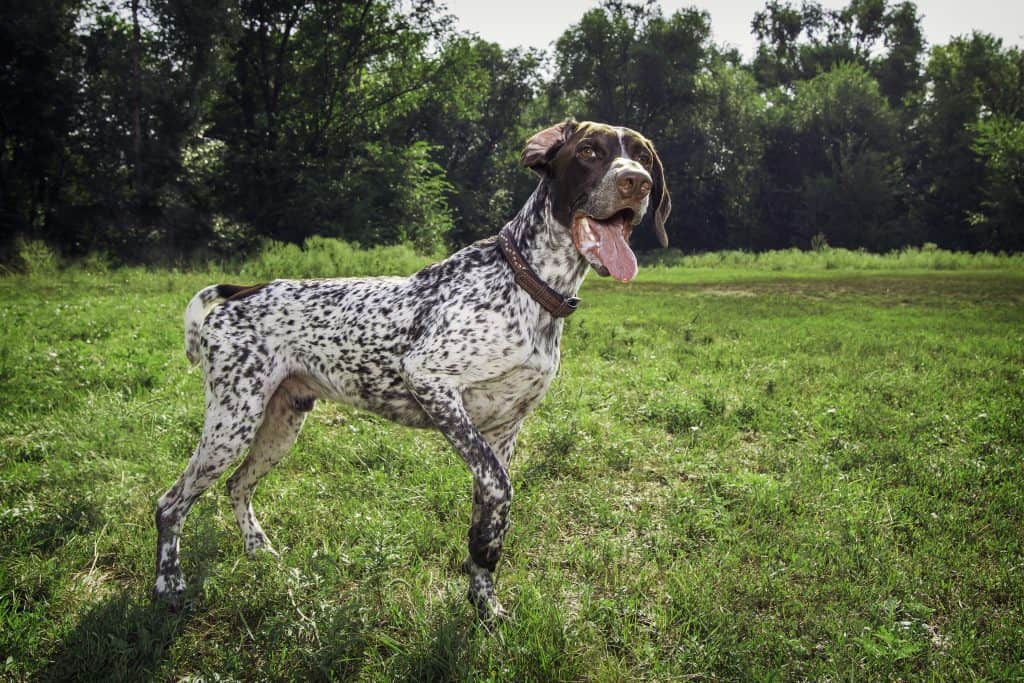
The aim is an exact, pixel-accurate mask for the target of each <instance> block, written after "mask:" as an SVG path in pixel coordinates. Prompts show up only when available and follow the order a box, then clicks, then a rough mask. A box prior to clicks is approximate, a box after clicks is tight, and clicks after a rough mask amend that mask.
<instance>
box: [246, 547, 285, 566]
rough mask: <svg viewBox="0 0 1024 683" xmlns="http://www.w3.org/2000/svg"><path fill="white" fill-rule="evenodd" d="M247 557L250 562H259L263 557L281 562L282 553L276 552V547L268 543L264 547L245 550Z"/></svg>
mask: <svg viewBox="0 0 1024 683" xmlns="http://www.w3.org/2000/svg"><path fill="white" fill-rule="evenodd" d="M245 555H246V557H248V558H249V559H250V560H258V559H260V558H261V557H268V558H270V559H273V560H277V561H278V562H280V561H281V553H279V552H277V551H276V550H274V546H272V545H270V543H269V542H266V543H264V544H262V545H254V546H252V547H249V548H246V549H245Z"/></svg>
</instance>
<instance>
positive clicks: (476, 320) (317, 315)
mask: <svg viewBox="0 0 1024 683" xmlns="http://www.w3.org/2000/svg"><path fill="white" fill-rule="evenodd" d="M522 162H523V164H524V165H525V166H527V167H529V168H531V169H533V170H534V171H536V172H537V173H538V174H539V175H540V182H539V183H538V185H537V188H536V190H534V192H533V194H532V195H531V196H530V197H529V199H527V201H526V203H525V205H524V206H523V207H522V209H521V210H520V211H519V213H518V214H517V215H516V216H515V218H513V219H512V220H511V221H510V222H509V223H508V224H506V225H505V226H504V227H503V228H502V229H501V231H500V233H499V234H498V236H497V237H492V238H490V239H486V240H482V241H480V242H477V243H475V244H473V245H471V246H468V247H466V248H465V249H462V250H461V251H459V252H457V253H455V254H454V255H452V256H450V257H449V258H447V259H445V260H443V261H441V262H439V263H436V264H434V265H432V266H429V267H427V268H425V269H423V270H421V271H419V272H418V273H416V274H414V275H412V276H411V277H407V278H347V279H334V280H276V281H274V282H271V283H269V284H263V285H255V286H249V287H242V286H237V285H214V286H211V287H207V288H205V289H203V290H201V291H200V292H199V293H198V294H196V295H195V297H194V298H193V299H192V300H191V302H190V303H189V304H188V307H187V309H186V311H185V350H186V355H187V356H188V359H189V360H190V361H191V362H192V363H193V364H197V363H200V362H201V363H202V367H203V373H204V378H205V379H204V383H205V395H206V415H205V422H204V425H203V430H202V435H201V437H200V439H199V444H198V445H197V446H196V449H195V451H194V452H193V454H192V456H191V458H190V459H189V461H188V465H187V466H186V467H185V470H184V472H183V473H182V474H181V476H180V477H179V478H178V480H177V481H176V482H175V484H174V485H173V486H171V488H170V489H169V490H168V491H167V492H166V493H165V494H164V495H163V496H162V497H161V498H160V500H159V502H158V503H157V507H156V528H157V561H156V584H155V587H154V591H153V592H154V595H155V597H157V598H158V599H162V600H166V601H167V602H168V603H169V604H170V606H171V608H172V609H177V608H178V607H180V603H181V599H182V594H183V591H184V589H185V581H184V578H183V576H182V572H181V565H180V563H179V559H178V554H179V538H180V534H181V527H182V524H183V522H184V520H185V517H186V515H187V514H188V512H189V510H190V508H191V507H192V505H193V504H194V503H195V501H196V499H197V498H198V497H199V496H200V495H202V493H203V491H205V490H206V489H207V488H208V487H209V486H210V485H211V484H212V483H213V482H214V481H216V480H217V478H218V477H219V476H220V475H221V474H222V473H223V472H224V471H225V470H226V469H227V468H228V467H229V466H231V465H232V464H233V463H235V462H236V460H237V459H238V458H240V457H241V456H242V455H243V453H246V452H248V454H247V455H246V457H245V459H244V460H243V461H242V463H241V464H240V465H239V466H238V468H237V469H236V470H235V471H234V473H233V474H232V475H231V476H230V477H229V478H228V480H227V491H228V496H229V497H230V499H231V504H232V507H233V508H234V513H235V516H236V518H237V521H238V527H239V529H240V530H241V532H242V536H243V538H244V541H245V551H246V553H247V554H248V555H250V556H253V555H254V554H255V553H257V552H261V551H262V552H266V553H270V554H272V555H275V556H276V555H277V553H276V552H275V551H274V549H273V547H272V546H271V544H270V541H269V540H268V539H267V536H266V534H265V533H264V532H263V529H262V528H261V527H260V524H259V521H258V520H257V519H256V516H255V515H254V513H253V509H252V496H253V491H254V489H255V487H256V484H257V482H258V481H259V480H260V478H261V477H263V476H264V475H265V474H266V473H267V472H269V471H270V469H271V468H273V467H274V465H276V464H277V463H278V462H280V460H281V458H283V457H284V455H285V454H286V453H287V452H288V450H289V449H290V448H291V446H292V444H293V443H294V442H295V439H296V437H297V436H298V434H299V431H300V430H301V428H302V424H303V421H304V420H305V418H306V415H307V413H309V411H310V410H312V408H313V404H314V401H315V400H316V399H330V400H337V401H342V402H344V403H348V404H351V405H354V406H357V407H359V408H362V409H365V410H369V411H372V412H374V413H377V414H379V415H382V416H384V417H387V418H389V419H391V420H394V421H396V422H399V423H401V424H403V425H408V426H412V427H434V428H436V429H438V430H440V431H441V433H442V434H444V436H445V437H446V438H447V439H448V441H449V442H450V443H451V445H452V447H453V448H454V449H455V451H456V452H457V453H458V454H459V456H460V457H461V458H462V459H463V460H464V461H465V463H466V465H467V466H468V467H469V470H470V472H471V473H472V475H473V515H472V523H471V526H470V530H469V556H468V558H467V559H466V561H465V562H464V563H463V570H464V571H465V572H466V573H467V574H468V575H469V590H468V598H469V600H470V602H471V603H472V604H473V605H474V607H475V608H476V610H477V613H478V615H479V617H480V618H481V619H482V620H483V621H485V622H491V621H492V620H494V619H495V618H498V617H502V616H504V615H505V611H504V609H503V608H502V606H501V604H500V602H499V601H498V599H497V596H496V594H495V589H494V572H495V568H496V566H497V564H498V560H499V558H500V555H501V549H502V542H503V539H504V537H505V534H506V532H507V530H508V524H509V507H510V505H511V502H512V483H511V481H510V479H509V469H508V468H509V462H510V461H511V459H512V454H513V451H514V449H515V442H516V435H517V434H518V433H519V428H520V426H521V425H522V423H523V419H524V418H525V417H526V416H527V415H528V414H529V413H530V411H531V410H532V409H533V408H534V407H535V406H536V405H537V404H538V402H539V401H540V400H541V398H542V397H543V396H544V393H545V391H546V390H547V388H548V385H549V384H550V383H551V380H552V378H553V377H554V376H555V373H556V371H557V370H558V364H559V359H560V350H559V347H560V342H561V337H562V328H563V320H564V318H565V317H566V316H567V315H570V314H571V313H572V312H573V311H574V310H576V307H577V305H578V304H579V300H578V299H577V298H576V293H577V291H578V290H579V287H580V285H581V284H582V283H583V279H584V277H585V275H586V274H587V272H588V270H589V269H591V268H593V269H594V270H596V271H597V272H599V273H600V274H601V275H603V276H610V277H613V278H615V279H617V280H620V281H623V282H628V281H629V280H631V279H633V277H634V276H635V275H636V272H637V262H636V257H635V255H634V254H633V251H632V249H631V248H630V246H629V237H630V233H631V231H632V230H633V228H634V226H636V225H637V224H639V223H640V221H641V219H642V218H643V217H644V216H645V214H646V213H647V212H648V210H649V209H651V210H653V221H652V223H653V227H654V230H655V234H656V236H657V238H658V241H659V242H660V243H661V244H662V246H667V244H668V238H667V236H666V232H665V221H666V219H667V218H668V215H669V212H670V211H671V207H672V204H671V199H670V198H669V192H668V188H667V186H666V183H665V173H664V168H663V166H662V162H661V160H660V159H659V157H658V155H657V153H656V151H655V149H654V146H653V145H652V143H651V142H650V141H649V140H647V139H646V138H645V137H644V136H642V135H641V134H639V133H637V132H636V131H633V130H630V129H628V128H622V127H612V126H608V125H605V124H599V123H592V122H582V123H577V122H575V121H573V120H572V119H569V120H568V121H565V122H563V123H560V124H557V125H554V126H552V127H550V128H547V129H545V130H542V131H540V132H539V133H537V134H536V135H534V136H533V137H531V138H530V139H529V140H528V142H527V144H526V148H525V150H524V152H523V155H522Z"/></svg>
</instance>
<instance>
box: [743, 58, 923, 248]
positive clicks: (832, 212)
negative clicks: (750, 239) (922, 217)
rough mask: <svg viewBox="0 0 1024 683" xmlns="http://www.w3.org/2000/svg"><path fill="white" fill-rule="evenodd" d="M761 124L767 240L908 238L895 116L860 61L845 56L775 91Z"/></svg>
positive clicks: (851, 243)
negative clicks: (763, 128) (844, 59)
mask: <svg viewBox="0 0 1024 683" xmlns="http://www.w3.org/2000/svg"><path fill="white" fill-rule="evenodd" d="M773 103H774V106H773V107H771V109H770V111H771V117H770V119H769V125H768V129H767V131H766V144H767V150H766V154H765V157H766V169H765V170H766V175H765V176H764V178H763V182H764V185H763V187H762V191H761V198H760V205H761V220H762V222H763V223H764V225H765V228H766V231H767V233H768V234H769V235H770V236H771V238H770V239H771V241H772V244H771V246H775V247H779V246H786V245H787V244H789V245H801V246H806V245H808V244H809V243H810V239H811V237H812V236H813V235H816V234H818V233H824V234H825V235H826V237H827V238H828V240H829V243H830V244H833V245H836V246H845V247H859V246H865V247H868V248H871V249H888V248H892V247H894V246H897V245H899V244H902V243H905V240H906V239H907V238H908V235H906V234H904V233H903V230H904V229H905V222H904V221H901V217H902V216H903V215H905V208H904V202H905V189H904V185H905V183H904V180H903V174H902V166H901V164H900V160H899V156H898V154H897V153H896V150H897V149H898V146H897V141H898V139H899V125H898V119H897V118H896V117H895V115H894V114H893V112H892V110H891V109H890V108H889V106H888V103H887V101H886V100H885V98H884V97H883V96H882V94H881V92H880V91H879V88H878V84H877V82H876V81H875V80H874V79H873V78H872V77H871V75H870V74H869V73H868V72H867V71H866V70H865V69H864V68H863V67H861V66H858V65H854V64H846V65H842V66H839V67H837V68H835V69H833V70H831V71H829V72H826V73H822V74H820V75H818V76H816V77H815V78H813V79H811V80H809V81H804V82H799V83H797V84H796V86H795V92H794V94H793V96H792V97H790V96H788V95H786V94H785V93H778V94H777V95H776V98H775V99H774V100H773Z"/></svg>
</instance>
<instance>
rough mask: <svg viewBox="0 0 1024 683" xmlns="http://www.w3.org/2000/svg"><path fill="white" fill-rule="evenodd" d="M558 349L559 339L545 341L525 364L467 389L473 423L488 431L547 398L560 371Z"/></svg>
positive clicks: (466, 400) (464, 396) (464, 397)
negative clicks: (549, 389) (546, 395)
mask: <svg viewBox="0 0 1024 683" xmlns="http://www.w3.org/2000/svg"><path fill="white" fill-rule="evenodd" d="M559 336H560V335H559ZM558 346H559V345H558V338H557V337H555V338H549V339H544V340H543V341H542V343H540V344H538V345H537V346H536V347H535V348H534V349H533V350H532V352H531V353H530V355H529V356H528V357H527V359H526V361H525V362H524V363H522V364H520V365H517V366H515V367H512V368H510V369H509V370H508V371H506V372H504V373H502V374H501V375H500V376H498V377H495V378H494V379H490V380H488V381H485V382H477V383H474V384H472V385H470V386H468V387H466V389H465V390H463V393H462V401H463V405H464V406H465V408H466V412H467V413H469V416H470V418H471V419H472V420H473V423H474V424H475V425H476V426H477V427H478V428H479V429H481V430H483V431H486V430H487V429H488V428H491V427H496V426H499V425H506V424H509V423H511V422H515V421H519V420H522V419H523V418H524V417H526V415H528V414H529V413H530V411H531V410H533V409H534V408H535V407H536V406H537V404H538V403H540V400H541V399H542V398H544V394H545V393H546V392H547V389H548V386H549V385H550V384H551V380H552V379H553V378H554V376H555V374H556V373H557V372H558V362H559V348H558Z"/></svg>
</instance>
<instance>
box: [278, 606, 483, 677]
mask: <svg viewBox="0 0 1024 683" xmlns="http://www.w3.org/2000/svg"><path fill="white" fill-rule="evenodd" d="M359 611H360V608H359V606H358V604H356V603H350V604H349V605H348V606H347V607H346V608H344V609H342V610H340V611H338V612H337V613H335V615H334V618H333V619H331V622H330V624H329V626H328V628H326V629H324V630H323V632H322V633H321V636H322V638H323V646H322V647H321V648H320V649H319V651H318V652H317V653H316V655H315V656H314V657H311V658H309V659H307V660H306V661H305V662H304V664H305V667H304V668H305V670H304V671H302V670H301V669H300V670H299V671H297V672H296V678H297V679H302V680H320V679H331V680H335V679H336V680H352V679H356V678H360V677H361V673H363V672H362V671H361V670H362V668H363V667H364V665H365V664H366V663H367V662H370V661H374V660H377V659H378V658H379V657H380V654H379V653H374V650H382V651H385V652H387V654H386V655H385V656H386V657H387V658H389V659H390V662H389V664H388V669H389V671H390V673H389V676H390V678H391V680H396V681H410V682H411V681H417V682H418V681H452V680H467V677H470V676H471V662H472V659H473V652H474V651H475V649H476V648H477V647H478V641H479V638H476V637H475V635H476V634H478V633H479V632H480V629H483V628H484V627H483V626H481V625H480V623H479V622H478V621H477V620H476V619H475V618H474V617H471V616H470V612H469V607H468V604H467V602H466V600H465V597H464V596H463V595H462V594H461V592H460V593H459V594H458V595H452V596H450V597H449V599H447V600H445V601H444V602H442V603H441V604H439V605H437V606H436V607H435V608H434V609H433V610H432V614H431V618H430V620H429V622H428V623H427V624H426V625H424V627H423V628H422V630H420V631H419V632H418V633H415V634H413V633H410V634H409V636H410V637H409V638H408V639H403V640H404V641H405V642H403V643H398V642H396V641H393V640H391V639H389V638H384V637H382V636H381V634H380V633H379V632H375V631H373V630H368V629H367V628H366V624H365V623H364V622H363V621H362V618H361V617H360V615H359ZM364 675H365V674H364Z"/></svg>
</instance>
